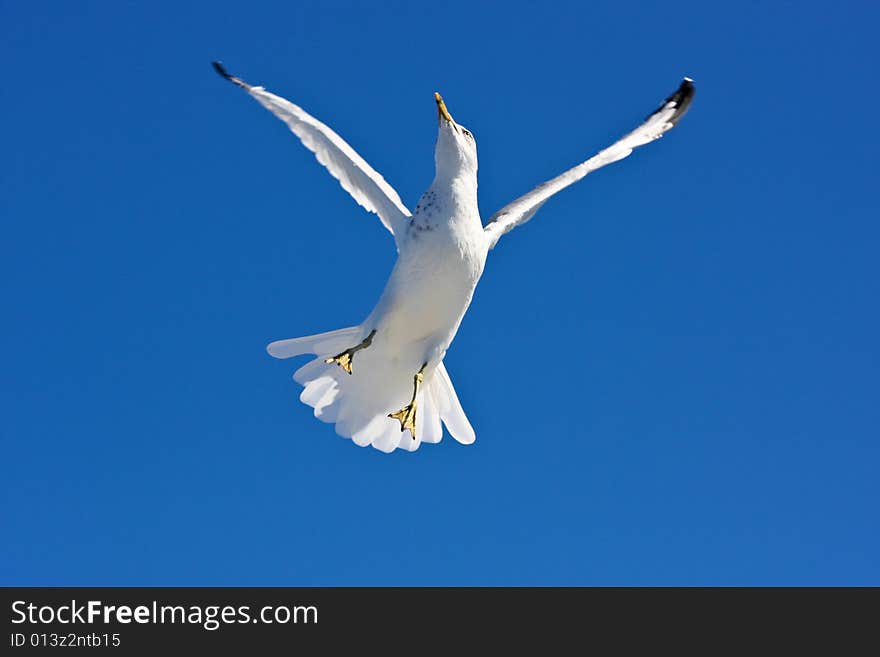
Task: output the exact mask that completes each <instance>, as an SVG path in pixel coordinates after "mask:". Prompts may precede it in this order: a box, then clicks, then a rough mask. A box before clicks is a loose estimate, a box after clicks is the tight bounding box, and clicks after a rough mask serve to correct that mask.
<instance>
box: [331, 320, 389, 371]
mask: <svg viewBox="0 0 880 657" xmlns="http://www.w3.org/2000/svg"><path fill="white" fill-rule="evenodd" d="M374 335H376V329H373V330H372V331H371V332H370V334H369V335H368V336H367V337H366V338H364V340H363V342H361V343H360V344H359V345H357V346H355V347H352V348H351V349H346V350H345V351H343V352H342V353H341V354H336V355H335V356H331V357H330V358H325V359H324V362H325V363H327V364H328V365H329V364H330V363H336V364H337V365H339V367H341V368H342V369H344V370H345V371H346V372H348V373H349V374H351V373H352V371H353V370H352V363H353V362H354V354H355V352H356V351H360V350H361V349H366V348H367V347H369V346H370V345H371V344H373V336H374Z"/></svg>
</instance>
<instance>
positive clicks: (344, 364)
mask: <svg viewBox="0 0 880 657" xmlns="http://www.w3.org/2000/svg"><path fill="white" fill-rule="evenodd" d="M353 360H354V352H353V351H352V350H351V349H346V350H345V351H343V352H342V353H341V354H338V355H336V356H333V357H332V358H325V359H324V362H325V363H327V364H328V365H329V364H330V363H336V364H337V365H339V367H341V368H342V369H344V370H345V371H346V372H348V373H349V374H351V373H352V369H351V363H352V361H353Z"/></svg>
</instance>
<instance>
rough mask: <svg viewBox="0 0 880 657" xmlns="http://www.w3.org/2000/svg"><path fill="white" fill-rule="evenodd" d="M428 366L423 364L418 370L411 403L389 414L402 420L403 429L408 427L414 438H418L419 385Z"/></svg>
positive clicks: (414, 379)
mask: <svg viewBox="0 0 880 657" xmlns="http://www.w3.org/2000/svg"><path fill="white" fill-rule="evenodd" d="M427 366H428V364H427V363H425V364H424V365H422V369H420V370H419V371H418V372H416V375H415V376H414V377H413V396H412V400H411V401H410V402H409V404H407V405H406V406H404V407H403V408H401V409H400V410H399V411H397V412H396V413H389V414H388V417H390V418H393V419H395V420H397V421H398V422H400V430H401V431H406V430H407V429H409V434H410V435H411V436H412V439H413V440H415V439H416V409H417V408H418V404H416V398H417V397H418V396H419V386H420V385H421V384H422V381H423V380H424V378H425V368H426V367H427Z"/></svg>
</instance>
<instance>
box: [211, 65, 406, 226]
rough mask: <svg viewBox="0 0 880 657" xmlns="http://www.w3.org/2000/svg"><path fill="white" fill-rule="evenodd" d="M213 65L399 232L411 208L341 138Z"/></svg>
mask: <svg viewBox="0 0 880 657" xmlns="http://www.w3.org/2000/svg"><path fill="white" fill-rule="evenodd" d="M213 65H214V69H215V70H216V71H217V72H218V73H219V74H220V75H222V76H223V77H224V78H226V79H227V80H229V81H230V82H232V83H234V84H236V85H238V86H239V87H241V88H242V89H244V90H245V91H247V92H248V93H249V94H250V95H251V96H253V97H254V99H255V100H256V101H257V102H258V103H260V105H262V106H263V107H265V108H266V109H267V110H269V111H270V112H272V114H274V115H275V116H277V117H278V118H279V119H281V120H282V121H284V122H285V123H286V124H287V127H288V128H290V131H291V132H293V134H295V135H296V136H297V137H299V138H300V141H302V143H303V145H304V146H305V147H306V148H308V149H309V150H310V151H312V152H313V153H314V154H315V157H316V158H317V159H318V162H320V163H321V164H323V165H324V166H325V167H326V168H327V171H329V172H330V175H332V176H333V177H334V178H336V179H337V180H338V181H339V184H340V185H342V188H343V189H344V190H345V191H347V192H348V193H349V194H351V196H352V197H353V198H354V200H355V201H357V202H358V205H360V206H361V207H363V208H364V209H365V210H367V211H369V212H375V213H376V214H377V215H379V219H381V220H382V224H383V225H384V226H385V228H387V229H388V230H389V231H391V234H392V235H394V236H395V239H396V238H397V237H398V236H399V235H401V234H402V230H403V228H404V227H405V226H406V224H407V222H408V220H409V217H410V216H412V215H411V213H410V211H409V210H407V208H406V206H405V205H404V204H403V203H402V202H401V200H400V196H398V195H397V192H396V191H394V188H393V187H392V186H391V185H389V184H388V183H387V182H385V179H384V178H383V177H382V176H381V175H380V174H379V173H378V172H377V171H376V170H375V169H373V167H371V166H370V165H369V164H367V163H366V162H365V161H364V159H363V158H362V157H361V156H360V155H358V154H357V152H355V150H354V149H353V148H352V147H351V146H349V145H348V144H347V143H346V142H345V140H344V139H342V137H340V136H339V135H337V134H336V133H335V132H333V131H332V130H331V129H330V128H328V127H327V126H326V125H324V124H323V123H321V122H320V121H318V119H316V118H315V117H313V116H312V115H310V114H308V113H307V112H306V111H305V110H303V109H302V108H301V107H299V106H297V105H294V104H293V103H291V102H290V101H289V100H285V99H284V98H281V97H280V96H276V95H275V94H271V93H269V92H268V91H266V90H265V89H263V87H252V86H251V85H249V84H247V83H246V82H244V81H243V80H241V79H240V78H237V77H235V76H233V75H230V74H229V73H227V72H226V69H225V68H223V66H222V65H221V64H220V62H213Z"/></svg>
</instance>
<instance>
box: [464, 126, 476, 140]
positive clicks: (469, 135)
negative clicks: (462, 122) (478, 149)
mask: <svg viewBox="0 0 880 657" xmlns="http://www.w3.org/2000/svg"><path fill="white" fill-rule="evenodd" d="M461 131H462V132H463V133H464V134H465V136H466V137H470V138H471V139H473V138H474V136H473V135H472V134H471V133H470V130H468V129H467V128H462V129H461Z"/></svg>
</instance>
